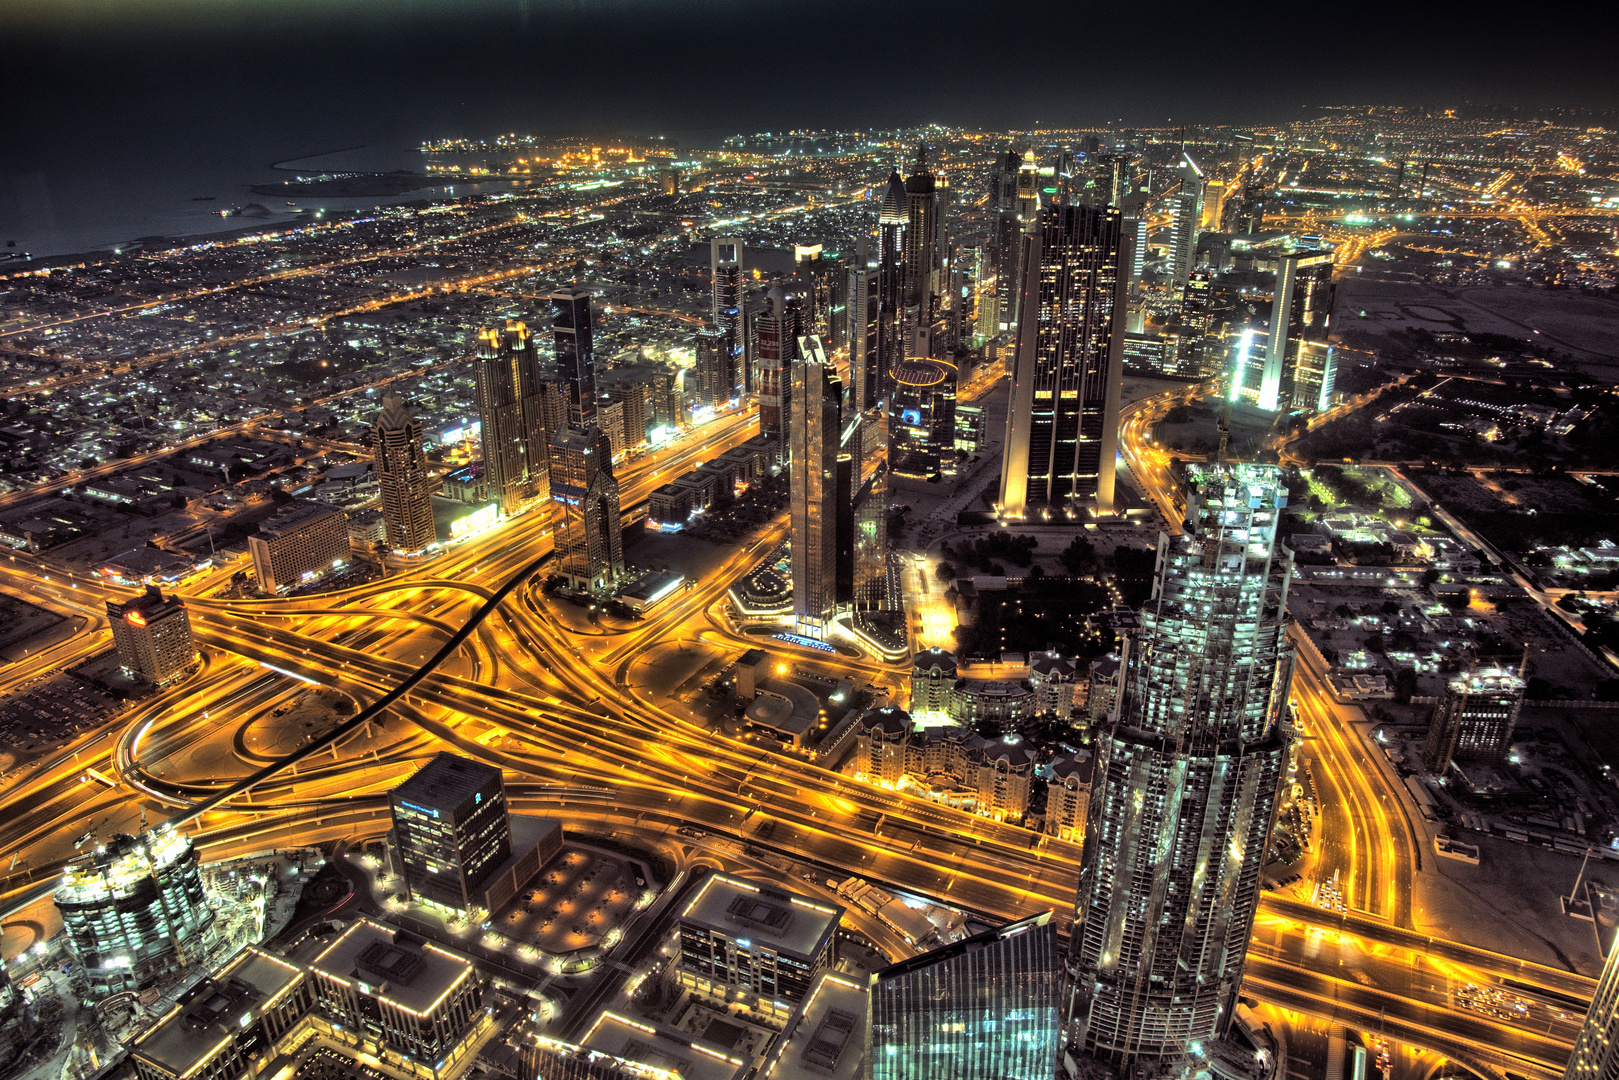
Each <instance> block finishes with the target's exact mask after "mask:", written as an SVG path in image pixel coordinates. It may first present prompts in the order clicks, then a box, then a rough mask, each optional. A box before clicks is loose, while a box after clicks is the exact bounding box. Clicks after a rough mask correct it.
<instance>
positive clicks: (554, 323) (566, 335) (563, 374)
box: [551, 286, 596, 427]
mask: <svg viewBox="0 0 1619 1080" xmlns="http://www.w3.org/2000/svg"><path fill="white" fill-rule="evenodd" d="M551 344H552V348H553V350H554V352H555V355H556V365H557V376H558V378H560V379H561V381H562V387H563V390H564V392H565V393H566V396H567V400H566V402H565V404H566V407H567V410H568V423H569V424H570V425H572V426H573V427H584V426H585V425H586V424H590V423H593V422H594V421H595V416H596V348H595V344H594V343H593V341H592V339H591V331H590V290H588V289H583V288H580V287H578V286H574V287H572V288H567V289H559V290H557V291H556V292H554V293H552V294H551Z"/></svg>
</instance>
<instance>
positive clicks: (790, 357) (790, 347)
mask: <svg viewBox="0 0 1619 1080" xmlns="http://www.w3.org/2000/svg"><path fill="white" fill-rule="evenodd" d="M765 302H766V307H765V309H764V310H763V311H761V312H759V313H758V314H757V315H755V316H754V318H753V358H754V360H753V364H754V372H753V375H754V380H755V386H754V389H755V390H756V391H757V392H758V394H759V430H760V432H762V433H763V434H765V435H768V436H770V437H771V438H773V439H777V440H781V441H783V442H785V440H786V436H787V425H788V424H789V423H790V421H791V417H792V393H793V390H792V379H793V368H794V361H796V360H797V359H798V342H799V339H800V338H802V337H803V336H804V335H805V334H807V333H809V322H808V314H809V312H808V310H807V308H806V297H805V293H804V286H803V284H802V283H801V282H797V281H789V282H786V283H785V284H778V285H772V286H771V287H770V291H769V292H768V293H766V294H765Z"/></svg>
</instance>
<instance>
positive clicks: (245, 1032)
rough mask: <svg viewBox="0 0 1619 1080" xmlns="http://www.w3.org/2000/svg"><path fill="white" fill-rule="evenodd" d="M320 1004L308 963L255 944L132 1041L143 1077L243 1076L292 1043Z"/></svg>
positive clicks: (228, 1079) (229, 1079)
mask: <svg viewBox="0 0 1619 1080" xmlns="http://www.w3.org/2000/svg"><path fill="white" fill-rule="evenodd" d="M312 1004H313V998H312V995H311V993H310V988H309V983H308V980H306V979H305V977H304V972H303V969H302V968H300V967H298V966H297V965H295V964H289V963H288V962H286V961H285V960H282V959H280V958H279V957H276V956H272V955H270V954H269V953H267V952H264V951H263V950H261V949H258V948H254V947H252V946H249V947H248V948H246V949H243V950H242V951H241V952H239V953H237V954H236V955H235V956H234V957H232V958H231V960H230V962H229V963H227V964H226V965H225V967H224V968H223V969H221V970H220V971H219V972H218V974H216V975H214V976H213V977H212V978H208V979H204V980H203V981H202V982H200V983H198V984H197V985H196V986H194V987H192V988H191V989H190V990H188V991H186V993H185V994H183V995H182V996H181V997H180V998H179V1000H178V1001H176V1002H175V1003H174V1005H173V1007H172V1008H170V1009H169V1011H168V1012H167V1013H165V1014H164V1015H163V1016H162V1018H160V1019H159V1020H157V1021H156V1022H155V1023H153V1024H152V1025H151V1026H150V1027H148V1028H147V1029H146V1030H145V1031H143V1032H141V1033H140V1035H138V1036H137V1037H136V1038H135V1041H134V1042H133V1043H131V1044H130V1047H129V1057H130V1061H131V1062H132V1063H133V1064H134V1067H135V1075H136V1076H137V1077H139V1078H140V1080H194V1078H203V1080H238V1078H240V1077H252V1076H256V1075H258V1073H259V1070H260V1068H261V1067H262V1066H263V1065H264V1064H265V1063H267V1062H269V1061H271V1060H273V1059H274V1058H275V1057H276V1055H277V1054H278V1053H281V1052H283V1051H284V1050H286V1049H288V1047H289V1046H290V1045H291V1044H292V1043H293V1042H295V1041H296V1039H297V1036H298V1034H301V1032H302V1021H303V1020H304V1019H305V1018H306V1017H307V1016H308V1015H309V1011H310V1008H311V1006H312Z"/></svg>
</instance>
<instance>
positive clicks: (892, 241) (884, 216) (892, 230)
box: [871, 170, 908, 401]
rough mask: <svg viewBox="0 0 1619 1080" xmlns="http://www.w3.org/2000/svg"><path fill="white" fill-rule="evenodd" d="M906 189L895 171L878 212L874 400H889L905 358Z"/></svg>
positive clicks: (889, 180)
mask: <svg viewBox="0 0 1619 1080" xmlns="http://www.w3.org/2000/svg"><path fill="white" fill-rule="evenodd" d="M907 220H908V216H907V211H906V194H905V186H904V184H903V183H902V182H901V181H900V178H899V171H898V170H895V171H894V173H893V174H892V175H890V176H889V178H888V188H887V189H886V190H885V191H884V192H883V201H882V205H881V207H880V208H879V209H878V211H877V304H878V309H877V365H876V367H877V393H876V394H875V395H874V396H871V400H874V401H885V400H887V398H888V389H889V385H888V380H889V374H890V373H891V372H892V371H893V370H894V365H895V364H897V363H899V361H900V360H901V359H902V358H903V357H904V355H905V354H904V352H903V351H902V349H903V343H902V342H901V330H902V323H903V317H904V311H905V252H906V247H907V244H908V241H907V240H906V221H907Z"/></svg>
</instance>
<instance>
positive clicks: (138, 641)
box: [107, 585, 197, 686]
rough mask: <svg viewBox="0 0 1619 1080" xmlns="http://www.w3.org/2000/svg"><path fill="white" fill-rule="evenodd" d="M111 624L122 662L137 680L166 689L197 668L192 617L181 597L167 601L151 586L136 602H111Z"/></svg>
mask: <svg viewBox="0 0 1619 1080" xmlns="http://www.w3.org/2000/svg"><path fill="white" fill-rule="evenodd" d="M107 622H108V623H110V624H111V625H112V643H113V644H114V645H115V646H117V648H118V662H119V663H120V664H121V665H122V666H123V669H124V670H125V671H127V672H128V673H129V674H131V675H133V676H135V677H136V678H139V679H142V680H144V681H146V682H149V683H151V684H152V685H154V686H164V685H167V684H168V683H171V682H173V681H174V680H175V679H178V678H180V677H181V676H183V675H184V674H185V673H186V672H188V671H190V670H191V669H192V668H193V667H195V666H196V663H197V645H196V642H195V641H193V640H192V637H191V616H190V615H189V614H188V613H187V612H186V606H185V604H184V603H182V602H181V600H180V598H179V597H178V596H170V597H168V598H167V599H165V598H164V596H163V594H162V593H161V592H159V591H158V589H157V586H155V585H148V586H147V587H146V592H145V593H144V594H143V595H141V596H137V597H135V598H134V599H133V600H124V601H121V602H120V601H116V600H108V601H107Z"/></svg>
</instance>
